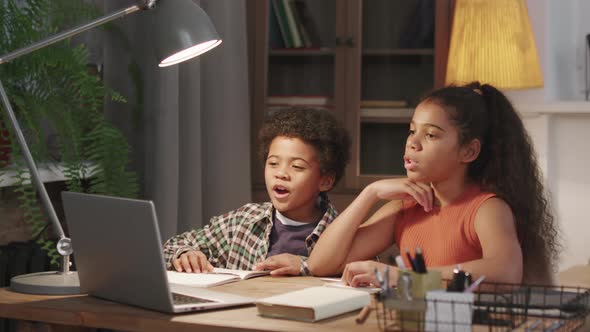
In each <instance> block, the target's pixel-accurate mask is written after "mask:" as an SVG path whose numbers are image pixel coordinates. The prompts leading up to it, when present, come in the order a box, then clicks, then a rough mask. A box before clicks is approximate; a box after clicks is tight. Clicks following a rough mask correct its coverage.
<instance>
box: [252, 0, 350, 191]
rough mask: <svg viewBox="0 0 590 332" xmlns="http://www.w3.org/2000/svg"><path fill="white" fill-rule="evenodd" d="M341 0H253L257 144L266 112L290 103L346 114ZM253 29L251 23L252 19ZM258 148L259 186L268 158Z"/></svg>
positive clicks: (256, 179) (255, 163)
mask: <svg viewBox="0 0 590 332" xmlns="http://www.w3.org/2000/svg"><path fill="white" fill-rule="evenodd" d="M342 3H343V2H342V1H339V0H264V1H258V0H257V1H256V2H254V6H255V8H254V9H251V12H250V13H249V15H250V21H253V20H254V27H253V29H254V32H253V33H251V34H250V36H251V38H253V39H254V40H255V41H254V43H255V44H254V45H253V49H254V51H253V54H252V55H253V61H254V62H253V64H252V65H253V68H254V71H253V73H252V74H253V81H252V85H253V86H252V89H253V91H252V92H253V93H252V96H253V104H252V107H253V109H252V127H251V128H252V130H253V133H252V136H253V141H252V147H253V150H256V149H258V148H259V144H258V143H257V141H256V136H257V133H258V131H259V129H260V125H261V123H262V121H263V120H264V116H265V114H268V112H272V111H273V110H275V109H279V108H282V107H288V106H290V105H301V106H312V107H320V108H327V109H330V110H332V111H334V112H335V113H339V114H337V116H338V117H341V116H342V115H341V113H342V112H341V111H338V110H339V109H341V107H342V106H341V104H342V103H343V102H342V101H341V99H339V97H338V96H339V95H341V94H342V93H343V92H342V91H344V79H343V77H341V75H342V71H337V70H336V68H337V67H338V66H341V64H340V62H341V61H342V53H343V51H344V50H343V49H342V48H341V47H339V46H340V45H341V44H343V43H344V41H343V40H340V39H338V38H337V36H338V35H340V33H339V29H342V28H343V27H344V24H345V23H344V19H345V15H342V12H343V10H344V6H343V5H342ZM250 25H251V28H252V24H250ZM256 152H257V151H253V159H252V160H253V163H252V166H253V167H252V169H253V172H252V173H253V174H252V175H253V184H254V187H255V188H254V189H255V190H256V189H257V188H258V189H261V187H262V186H263V185H264V177H263V162H262V161H260V158H259V157H258V156H257V155H255V153H256Z"/></svg>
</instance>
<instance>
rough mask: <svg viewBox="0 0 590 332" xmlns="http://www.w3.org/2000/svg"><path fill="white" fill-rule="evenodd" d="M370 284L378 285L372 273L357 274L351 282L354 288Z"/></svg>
mask: <svg viewBox="0 0 590 332" xmlns="http://www.w3.org/2000/svg"><path fill="white" fill-rule="evenodd" d="M370 284H374V285H376V284H377V280H375V276H374V275H373V274H372V273H363V274H357V275H355V276H354V277H353V278H352V279H351V281H350V285H351V286H353V287H364V286H367V285H370Z"/></svg>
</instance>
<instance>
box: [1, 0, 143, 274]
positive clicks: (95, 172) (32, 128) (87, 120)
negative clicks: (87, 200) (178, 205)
mask: <svg viewBox="0 0 590 332" xmlns="http://www.w3.org/2000/svg"><path fill="white" fill-rule="evenodd" d="M97 15H98V12H97V10H96V9H95V8H94V7H92V6H89V5H87V4H85V3H84V2H82V1H76V2H75V3H74V2H72V1H68V0H28V1H26V2H23V1H18V0H6V1H3V2H0V54H6V53H8V52H10V51H13V50H15V49H18V48H20V47H23V46H25V45H28V44H30V43H32V42H34V41H38V40H41V39H43V38H44V37H46V36H48V35H50V34H53V33H55V32H56V31H58V30H61V29H62V28H63V27H64V26H67V25H72V24H76V23H78V22H80V21H84V20H86V19H88V18H90V17H94V16H97ZM87 64H88V51H87V49H86V48H85V47H84V46H83V45H78V46H72V45H71V44H70V43H69V42H62V43H58V44H56V45H53V46H51V47H48V48H45V49H41V50H38V51H36V52H33V53H31V54H29V55H27V56H24V57H21V58H19V59H16V60H14V61H13V62H10V63H7V64H3V65H1V66H0V79H2V82H3V83H4V86H5V89H6V91H7V94H8V96H9V99H10V101H11V104H12V106H13V108H14V110H15V112H17V117H18V118H19V123H20V124H21V126H22V127H23V131H25V135H26V139H27V142H28V144H29V147H30V149H31V153H32V154H33V157H34V159H35V160H36V161H41V160H43V161H46V160H50V161H52V162H59V163H60V164H61V165H62V167H63V169H64V174H65V177H66V180H65V184H66V187H67V189H68V190H70V191H85V192H92V193H99V194H108V195H114V196H125V197H135V196H136V195H137V191H138V185H137V178H136V175H135V173H134V172H132V171H129V170H128V165H129V152H130V148H129V145H128V143H127V141H126V139H125V137H124V136H123V134H122V133H121V132H120V130H118V129H117V128H116V127H114V126H113V125H112V124H111V123H109V122H108V121H107V120H106V119H105V117H104V113H103V105H104V100H105V99H106V98H109V99H112V100H114V101H118V102H125V99H124V98H123V97H122V96H121V95H119V94H118V93H116V92H115V91H111V90H109V89H107V88H106V87H105V86H104V85H103V82H102V81H101V80H100V78H99V77H98V76H97V75H95V74H92V73H90V72H89V70H88V67H87ZM0 108H1V106H0ZM4 116H5V111H4V110H3V109H0V124H1V123H2V120H3V119H4ZM0 127H1V126H0ZM8 131H9V132H10V128H8ZM47 131H51V132H53V133H54V135H55V137H56V147H57V149H58V150H59V153H58V157H57V158H55V157H51V154H50V153H49V150H48V146H47V143H46V135H47ZM10 134H11V133H9V135H8V136H9V137H10ZM2 137H6V135H2ZM0 144H2V145H0V149H3V150H2V151H8V150H10V154H11V156H10V160H3V161H0V173H2V172H3V171H4V172H5V171H6V170H7V167H10V169H11V170H16V175H15V176H14V180H15V182H16V185H15V191H16V192H17V193H18V194H17V195H18V200H19V205H20V207H21V208H22V209H23V211H24V217H25V222H26V223H28V224H29V225H30V227H31V231H32V234H38V233H41V232H42V230H43V229H44V228H45V227H46V225H47V220H46V219H45V217H44V216H43V214H42V213H41V208H40V206H39V204H38V202H37V197H36V192H35V191H36V190H35V188H34V186H32V185H31V184H30V183H29V181H28V170H27V168H26V166H25V164H24V162H23V161H22V160H21V158H19V153H20V151H19V150H20V149H19V147H18V145H17V144H16V142H15V140H10V139H9V140H8V142H6V139H5V140H4V143H2V142H0ZM5 159H6V158H5ZM56 159H57V160H56ZM8 164H10V165H9V166H8ZM37 242H38V244H39V245H41V246H42V248H43V249H44V250H46V251H47V253H48V255H49V257H50V258H51V263H52V264H57V263H58V259H59V257H60V256H59V254H57V252H56V250H55V244H54V243H53V241H52V239H51V236H48V235H43V236H40V237H38V238H37Z"/></svg>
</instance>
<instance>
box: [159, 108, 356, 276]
mask: <svg viewBox="0 0 590 332" xmlns="http://www.w3.org/2000/svg"><path fill="white" fill-rule="evenodd" d="M258 138H259V141H260V156H261V159H262V160H264V161H265V166H264V179H265V184H266V189H267V192H268V195H269V196H270V200H271V201H270V202H266V203H249V204H246V205H244V206H242V207H241V208H239V209H237V210H234V211H231V212H228V213H226V214H224V215H221V216H217V217H213V218H211V220H210V222H209V225H207V226H205V227H204V228H203V229H200V230H192V231H188V232H185V233H182V234H180V235H177V236H174V237H172V238H171V239H169V240H168V241H166V243H165V244H164V257H165V259H166V265H167V268H168V269H174V270H176V271H179V272H180V271H185V272H196V273H199V272H209V271H212V269H213V266H215V267H220V268H228V269H240V270H253V269H268V270H272V271H271V274H272V275H284V274H288V275H307V274H309V270H308V269H307V257H308V256H309V254H310V253H311V251H312V250H313V247H314V246H315V243H316V242H317V240H318V238H319V236H320V235H321V233H322V232H323V231H324V229H325V228H326V227H327V226H328V225H329V224H330V223H331V222H332V220H334V219H335V218H336V215H337V212H336V210H335V209H334V207H333V206H332V205H331V204H330V202H329V201H328V198H327V195H326V192H328V191H329V190H330V189H332V188H333V186H334V185H335V184H336V183H337V182H338V180H339V179H340V178H341V177H342V175H343V174H344V169H345V167H346V163H347V162H348V159H349V152H350V139H349V137H348V134H347V132H346V130H345V129H344V128H342V127H341V126H339V125H338V123H337V121H336V120H335V118H334V117H333V116H332V114H331V113H330V112H329V111H327V110H321V109H313V108H302V107H293V108H288V109H282V110H279V111H275V112H273V113H271V114H270V115H269V116H268V117H267V118H266V119H265V122H264V124H263V126H262V128H261V130H260V133H259V137H258ZM257 264H258V265H257Z"/></svg>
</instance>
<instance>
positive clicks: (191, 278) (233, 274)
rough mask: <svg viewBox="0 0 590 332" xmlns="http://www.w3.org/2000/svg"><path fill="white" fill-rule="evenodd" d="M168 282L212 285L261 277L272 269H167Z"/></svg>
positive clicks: (188, 284) (198, 285)
mask: <svg viewBox="0 0 590 332" xmlns="http://www.w3.org/2000/svg"><path fill="white" fill-rule="evenodd" d="M166 273H167V274H168V283H170V284H176V285H184V286H193V287H211V286H217V285H223V284H227V283H230V282H235V281H240V280H246V279H250V278H254V277H261V276H264V275H268V274H270V271H246V270H230V269H221V268H215V269H213V272H209V273H187V272H176V271H167V272H166Z"/></svg>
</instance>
